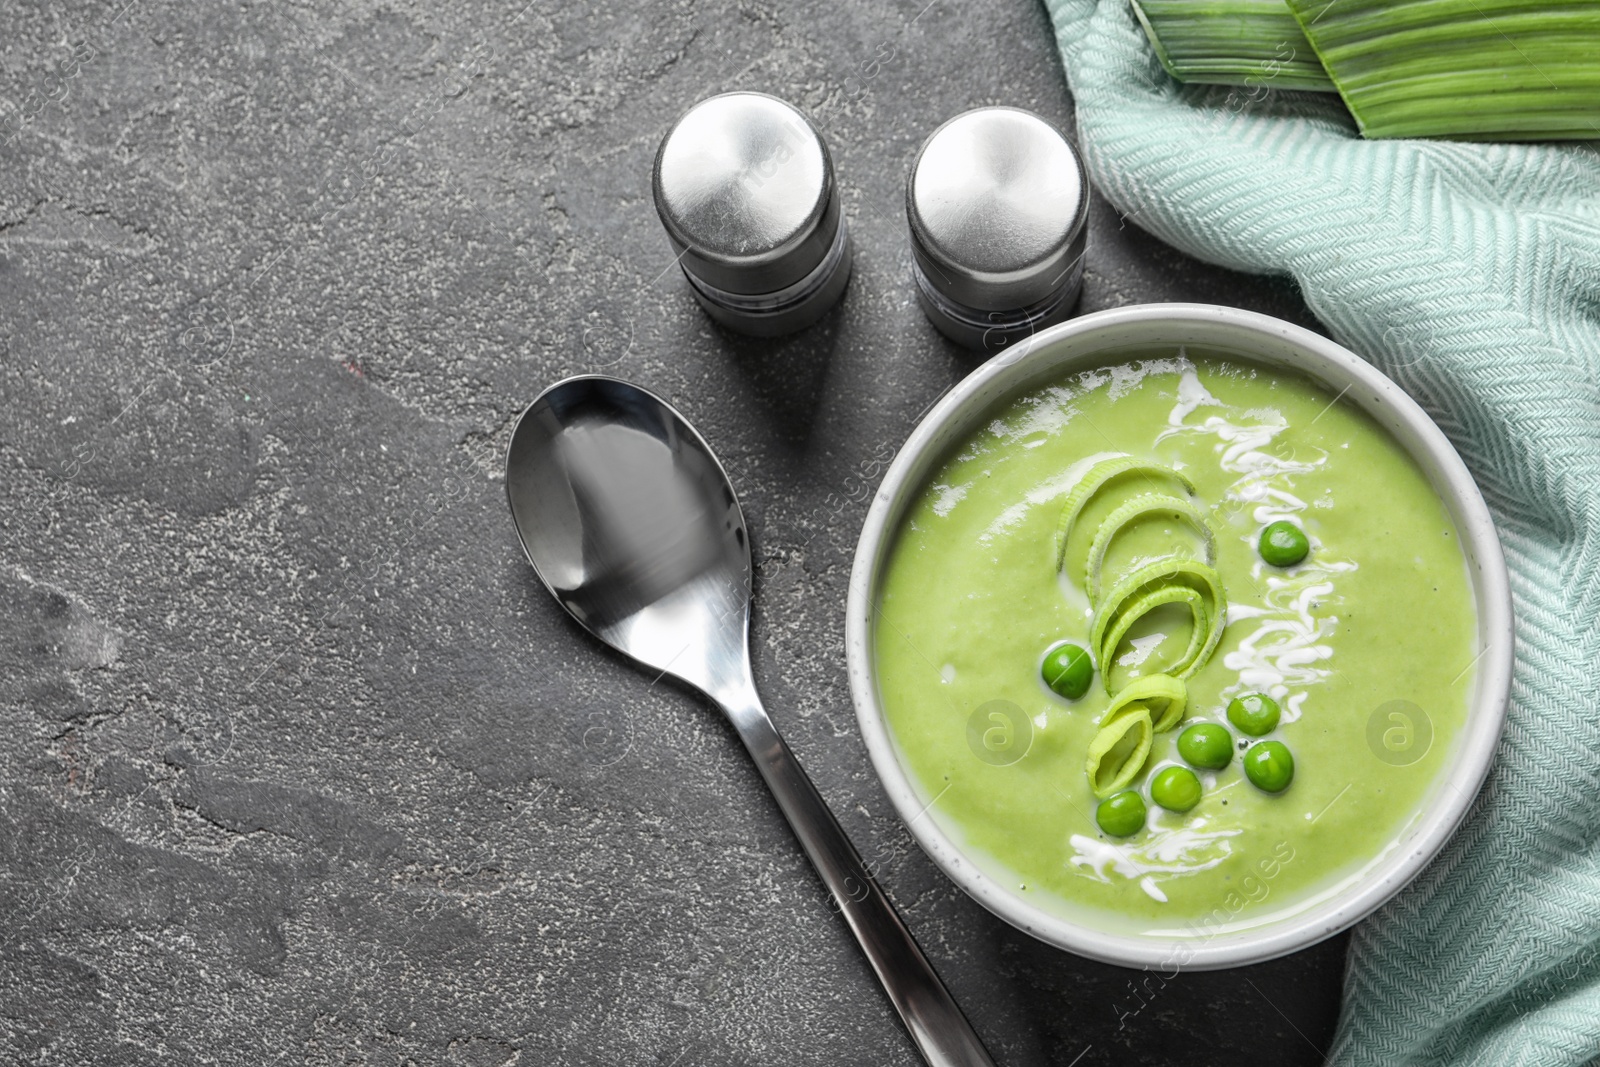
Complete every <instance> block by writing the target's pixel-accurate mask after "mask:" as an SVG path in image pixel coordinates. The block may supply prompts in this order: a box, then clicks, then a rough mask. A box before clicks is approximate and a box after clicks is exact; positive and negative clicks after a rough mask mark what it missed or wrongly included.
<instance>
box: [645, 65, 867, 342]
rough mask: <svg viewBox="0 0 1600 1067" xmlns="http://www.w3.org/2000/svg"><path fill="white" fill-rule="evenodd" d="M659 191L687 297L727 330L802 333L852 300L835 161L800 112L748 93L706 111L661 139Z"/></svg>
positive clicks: (717, 100)
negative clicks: (845, 298)
mask: <svg viewBox="0 0 1600 1067" xmlns="http://www.w3.org/2000/svg"><path fill="white" fill-rule="evenodd" d="M652 184H653V186H654V192H655V201H656V211H657V213H658V214H660V216H661V223H662V225H663V226H665V227H666V230H667V236H668V238H669V239H670V240H671V241H672V247H673V249H674V250H675V251H676V252H677V253H678V259H679V263H680V265H681V266H682V268H683V274H684V277H685V278H687V279H688V282H689V291H690V292H691V293H693V294H694V298H695V300H697V301H698V302H699V303H700V306H701V307H702V308H704V309H705V310H706V313H707V314H709V315H710V316H711V317H712V318H713V319H715V320H716V321H717V322H719V323H721V324H722V325H723V326H726V327H727V328H728V329H730V330H735V331H737V332H739V333H745V334H752V335H754V336H757V337H776V336H779V335H782V334H787V333H792V332H794V331H796V330H800V329H803V328H804V327H806V326H809V325H811V324H812V323H813V322H816V321H817V320H818V319H819V318H821V317H822V316H823V314H824V313H826V312H827V310H828V309H829V308H830V307H832V306H833V305H834V303H836V302H837V301H838V299H839V297H840V296H841V295H842V294H843V293H844V289H845V285H846V283H848V282H849V280H850V266H851V259H852V256H851V245H850V235H849V233H848V232H847V229H846V227H845V223H844V218H843V217H842V216H841V214H840V210H839V192H838V189H837V187H836V186H835V184H834V175H833V160H832V158H831V157H830V156H829V155H828V148H827V145H826V144H824V143H823V140H822V135H821V134H820V133H818V132H817V129H816V127H815V126H813V125H812V124H811V122H810V120H809V119H807V118H806V117H805V115H803V114H802V113H801V112H800V111H798V110H797V109H796V108H794V107H793V106H791V105H789V104H787V103H785V102H784V101H782V100H779V99H778V98H777V97H774V96H768V95H766V94H765V93H749V92H738V93H724V94H722V95H720V96H713V97H711V98H710V99H707V100H703V101H701V102H700V103H698V104H696V105H695V106H694V107H691V108H690V109H689V110H688V111H686V112H684V114H683V115H682V116H681V117H680V118H679V119H678V121H677V122H675V123H673V125H672V128H671V129H670V130H669V131H668V132H667V135H666V137H665V138H663V139H662V142H661V148H660V149H659V150H658V151H657V152H656V161H655V171H654V178H653V182H652Z"/></svg>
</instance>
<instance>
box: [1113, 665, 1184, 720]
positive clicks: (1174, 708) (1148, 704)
mask: <svg viewBox="0 0 1600 1067" xmlns="http://www.w3.org/2000/svg"><path fill="white" fill-rule="evenodd" d="M1135 703H1137V704H1141V705H1143V706H1144V707H1145V708H1146V709H1147V710H1148V711H1149V713H1150V717H1151V718H1152V719H1153V720H1154V721H1153V722H1152V723H1151V724H1150V729H1151V730H1152V731H1153V732H1155V733H1158V734H1164V733H1166V732H1167V731H1168V730H1170V729H1172V728H1173V727H1174V726H1176V725H1178V724H1179V723H1180V722H1182V721H1183V714H1184V712H1185V711H1186V710H1187V709H1188V706H1189V687H1188V686H1186V685H1184V684H1183V683H1182V682H1181V681H1179V680H1178V679H1176V678H1174V677H1172V676H1171V675H1170V674H1151V675H1146V676H1145V677H1143V678H1136V679H1134V680H1133V681H1131V682H1129V683H1128V684H1127V685H1125V686H1123V687H1122V689H1121V690H1120V691H1119V692H1118V693H1117V695H1116V696H1115V697H1114V698H1112V701H1111V706H1110V707H1108V708H1106V710H1105V714H1104V715H1102V716H1101V717H1100V721H1101V723H1102V724H1105V723H1109V722H1111V721H1112V720H1113V719H1116V718H1117V717H1118V716H1119V715H1121V714H1122V709H1123V708H1125V707H1127V706H1128V705H1130V704H1135Z"/></svg>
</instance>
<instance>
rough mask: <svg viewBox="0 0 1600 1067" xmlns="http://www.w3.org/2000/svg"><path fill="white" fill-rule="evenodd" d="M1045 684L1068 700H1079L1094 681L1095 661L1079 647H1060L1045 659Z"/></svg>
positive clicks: (1042, 670) (1042, 669) (1043, 671)
mask: <svg viewBox="0 0 1600 1067" xmlns="http://www.w3.org/2000/svg"><path fill="white" fill-rule="evenodd" d="M1040 673H1042V674H1043V675H1044V684H1045V685H1048V686H1049V687H1050V688H1051V689H1053V690H1055V691H1056V692H1057V693H1059V694H1061V695H1062V696H1064V697H1066V698H1067V699H1068V700H1077V699H1078V698H1079V697H1081V696H1083V694H1085V693H1087V692H1088V691H1089V683H1090V682H1092V681H1094V661H1093V660H1091V659H1090V658H1089V653H1088V652H1087V651H1085V650H1084V649H1083V648H1081V647H1079V646H1078V645H1060V646H1058V647H1056V648H1053V649H1051V650H1050V654H1049V655H1047V656H1045V658H1044V667H1043V668H1041V671H1040Z"/></svg>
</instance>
